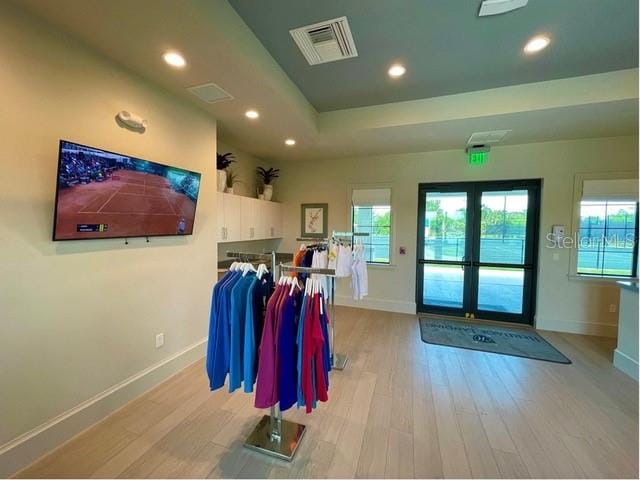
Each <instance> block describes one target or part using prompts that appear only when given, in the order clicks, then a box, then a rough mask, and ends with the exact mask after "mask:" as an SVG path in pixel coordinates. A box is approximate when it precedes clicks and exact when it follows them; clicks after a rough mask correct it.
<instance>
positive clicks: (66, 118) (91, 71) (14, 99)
mask: <svg viewBox="0 0 640 480" xmlns="http://www.w3.org/2000/svg"><path fill="white" fill-rule="evenodd" d="M0 58H1V59H2V68H0V105H1V106H0V132H1V134H2V135H1V136H2V148H1V149H0V165H1V166H2V170H1V171H2V174H1V175H0V218H1V219H2V221H0V319H1V323H2V333H1V334H0V385H1V387H0V477H4V476H6V475H9V474H10V473H11V472H12V471H14V470H15V469H16V468H18V467H20V466H22V465H24V463H25V462H28V461H30V460H32V459H33V458H34V457H35V456H37V455H38V454H40V453H42V452H43V451H45V450H47V449H49V448H51V447H52V446H54V445H55V444H57V443H58V442H60V441H62V440H64V439H65V438H66V437H68V436H69V435H71V434H73V433H75V432H76V431H78V430H79V429H82V428H85V427H86V426H87V425H89V424H91V423H93V422H95V421H96V420H97V419H98V418H100V416H102V415H104V414H106V413H108V412H109V411H111V410H112V409H113V408H116V407H117V406H119V404H121V403H123V402H124V401H126V400H128V399H129V398H131V397H132V396H133V395H137V394H139V393H140V392H141V391H142V390H144V389H145V388H148V387H149V386H151V385H152V384H153V383H154V382H158V381H160V380H162V378H164V377H166V376H167V375H169V374H171V373H172V372H174V371H176V370H177V369H178V368H181V367H182V366H184V365H185V364H186V363H188V362H189V361H193V360H195V359H196V358H198V357H199V356H201V355H202V353H203V347H202V340H203V338H204V337H205V336H206V334H207V328H208V316H209V302H210V288H211V285H212V282H213V280H214V279H215V266H216V257H217V252H216V235H215V233H216V228H215V223H216V222H215V210H216V207H215V201H216V195H215V190H216V181H215V178H216V177H215V171H216V170H215V154H216V125H215V121H214V120H213V119H212V118H211V117H210V116H208V115H207V114H205V113H203V112H201V111H200V110H198V109H197V108H196V107H194V106H191V105H186V104H184V103H183V102H181V101H178V100H176V99H174V98H173V97H171V96H170V95H168V94H165V93H164V92H163V91H160V90H158V89H157V88H155V87H153V86H152V85H150V84H149V83H147V82H145V81H142V80H141V79H140V78H138V77H137V76H134V75H132V74H130V73H128V72H127V71H123V70H122V69H120V68H118V67H117V66H116V65H114V64H112V63H111V62H110V61H107V60H106V59H104V58H102V57H100V56H97V55H95V54H93V53H92V52H91V51H89V50H87V49H85V48H84V47H82V46H80V45H79V44H77V43H76V42H75V41H74V40H73V39H72V38H69V37H67V36H65V35H63V34H60V33H58V32H57V31H55V30H52V29H50V28H49V27H48V26H47V25H45V24H43V23H40V22H39V21H37V20H34V19H33V18H32V17H30V16H27V15H24V14H22V13H21V12H20V11H19V10H17V9H15V8H14V7H12V6H10V4H9V3H8V2H0ZM123 109H127V110H131V111H133V112H136V113H138V114H140V115H142V116H144V117H145V118H147V119H148V120H149V128H148V130H147V132H146V133H144V134H138V133H132V132H130V131H128V130H125V129H123V128H120V127H119V126H118V125H117V124H116V122H115V120H114V116H115V114H116V113H117V112H118V111H120V110H123ZM60 138H65V139H69V140H72V141H76V142H79V143H83V144H88V145H93V146H96V147H100V148H105V149H109V150H112V151H116V152H122V153H126V154H131V155H133V156H136V157H140V158H144V159H149V160H153V161H156V162H160V163H165V164H170V165H176V166H179V167H184V168H187V169H190V170H195V171H198V172H201V173H202V174H203V176H202V184H201V189H200V198H199V201H198V207H197V213H196V221H195V234H194V235H193V236H189V237H181V238H154V239H152V240H151V242H150V243H146V242H145V240H144V239H133V240H130V242H129V243H130V244H129V245H128V246H125V245H124V242H123V241H121V240H93V241H86V242H75V241H74V242H62V243H54V242H52V241H51V231H52V221H53V207H54V205H53V201H54V195H55V186H56V165H57V149H58V140H59V139H60ZM158 332H164V334H165V346H164V347H163V348H162V349H156V348H155V345H154V338H155V335H156V333H158ZM154 366H155V367H158V368H157V369H155V370H154V371H153V372H151V373H150V374H149V376H148V378H146V377H144V378H142V379H139V378H132V376H135V375H136V374H138V373H139V372H141V371H143V370H144V369H147V368H150V367H154ZM127 379H128V380H127ZM125 380H126V381H127V382H129V383H128V384H127V385H125V387H126V389H125V390H126V392H125V393H123V392H119V393H118V397H117V399H115V400H113V401H110V400H109V398H111V396H108V395H107V397H109V398H106V399H104V398H98V399H95V398H94V400H95V401H96V402H93V401H92V405H94V404H95V405H97V404H100V405H99V406H100V408H99V409H97V410H95V411H90V412H89V410H90V408H91V407H90V408H89V410H87V411H83V412H80V413H78V414H77V415H75V416H74V415H72V416H71V417H73V418H58V419H57V420H55V421H54V422H53V423H51V424H47V423H46V422H48V421H50V420H51V419H53V418H54V417H56V416H58V415H61V414H63V413H64V412H69V409H72V408H73V407H76V406H78V405H79V404H81V402H85V401H87V400H89V399H91V398H92V397H94V396H96V395H99V394H100V393H101V392H105V391H106V390H107V389H109V388H111V387H113V386H114V385H117V384H119V383H120V382H123V381H125ZM203 388H207V386H206V385H205V384H203ZM95 405H94V406H95ZM98 410H99V411H98ZM87 412H89V413H87ZM71 413H74V412H71ZM80 417H82V418H80ZM39 426H43V429H41V430H42V431H41V430H38V429H37V428H38V427H39ZM46 427H51V428H49V429H47V428H46ZM33 429H36V430H33ZM25 434H26V436H24V437H21V438H20V439H18V441H14V440H15V439H16V438H17V437H19V436H21V435H25ZM22 440H24V442H22Z"/></svg>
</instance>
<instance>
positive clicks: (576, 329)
mask: <svg viewBox="0 0 640 480" xmlns="http://www.w3.org/2000/svg"><path fill="white" fill-rule="evenodd" d="M535 328H537V329H538V330H550V331H552V332H564V333H579V334H582V335H595V336H597V337H612V338H615V337H617V336H618V326H617V325H612V324H609V323H594V322H575V321H570V320H556V319H548V318H540V317H538V318H536V323H535Z"/></svg>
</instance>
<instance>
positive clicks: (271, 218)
mask: <svg viewBox="0 0 640 480" xmlns="http://www.w3.org/2000/svg"><path fill="white" fill-rule="evenodd" d="M264 204H265V205H264V207H263V212H264V222H263V224H262V228H263V235H264V237H265V238H280V237H282V205H281V204H280V203H276V202H264Z"/></svg>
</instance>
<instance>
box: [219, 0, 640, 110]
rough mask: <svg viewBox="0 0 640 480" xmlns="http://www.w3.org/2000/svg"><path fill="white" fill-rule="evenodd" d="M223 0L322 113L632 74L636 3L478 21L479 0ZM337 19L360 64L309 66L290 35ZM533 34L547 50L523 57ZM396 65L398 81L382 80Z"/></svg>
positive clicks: (563, 4) (596, 2)
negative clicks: (547, 42) (401, 70)
mask: <svg viewBox="0 0 640 480" xmlns="http://www.w3.org/2000/svg"><path fill="white" fill-rule="evenodd" d="M229 1H230V3H231V5H232V6H233V8H235V10H236V11H237V12H238V13H239V14H240V16H241V17H242V19H243V20H244V21H245V22H246V24H247V25H248V26H249V27H250V28H251V30H252V31H253V33H255V35H256V36H257V37H258V39H259V40H260V41H261V42H262V44H263V45H264V46H265V47H266V48H267V50H268V51H269V53H270V54H271V55H272V56H273V58H274V59H275V60H276V61H277V62H278V64H280V66H281V67H282V69H283V70H284V71H285V72H286V74H287V75H288V76H289V78H291V80H293V82H294V83H295V84H296V85H297V86H298V88H299V89H300V91H302V93H303V94H304V96H305V97H306V98H307V99H308V100H309V101H310V102H311V104H312V105H313V106H314V107H315V108H316V110H318V111H319V112H325V111H330V110H342V109H346V108H353V107H362V106H368V105H378V104H383V103H391V102H399V101H405V100H415V99H420V98H430V97H439V96H442V95H451V94H454V93H461V92H470V91H475V90H485V89H487V88H496V87H502V86H506V85H518V84H522V83H530V82H539V81H543V80H552V79H556V78H567V77H577V76H581V75H588V74H591V73H600V72H608V71H612V70H620V69H626V68H631V67H635V66H637V65H638V42H637V39H638V1H637V0H613V1H612V0H605V1H603V0H580V1H579V2H576V1H567V0H565V1H560V0H530V1H529V4H528V5H527V6H526V7H525V8H521V9H518V10H515V11H512V12H510V13H508V14H504V15H495V16H491V17H478V10H479V6H480V3H481V2H480V0H428V1H426V0H402V1H397V0H395V1H394V0H391V1H390V0H366V1H362V0H360V1H358V0H351V1H348V0H322V1H300V0H269V1H255V0H229ZM343 15H346V17H347V19H348V21H349V26H350V27H351V32H352V34H353V37H354V41H355V44H356V48H357V50H358V57H356V58H350V59H346V60H340V61H337V62H330V63H323V64H320V65H314V66H311V65H309V64H308V63H307V61H306V60H305V59H304V57H303V56H302V54H301V52H300V50H299V49H298V47H297V46H296V45H295V43H294V42H293V39H292V38H291V35H290V34H289V30H291V29H293V28H297V27H302V26H304V25H310V24H314V23H318V22H321V21H325V20H330V19H332V18H336V17H341V16H343ZM537 34H546V35H548V36H549V37H550V38H551V39H552V40H553V42H552V44H551V46H550V47H549V48H548V49H547V50H546V51H545V52H544V53H543V54H540V55H536V56H535V57H527V56H526V55H524V54H523V52H522V47H523V46H524V44H525V43H526V41H527V40H528V39H529V38H531V37H532V36H534V35H537ZM394 62H401V63H403V64H404V65H405V66H406V67H407V74H406V75H405V76H404V77H403V78H402V79H390V78H389V77H388V76H387V75H386V71H387V69H388V68H389V66H390V65H391V64H393V63H394Z"/></svg>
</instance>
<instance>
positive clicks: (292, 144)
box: [284, 138, 296, 147]
mask: <svg viewBox="0 0 640 480" xmlns="http://www.w3.org/2000/svg"><path fill="white" fill-rule="evenodd" d="M284 143H285V145H288V146H290V147H293V146H294V145H295V144H296V141H295V140H294V139H293V138H287V139H286V140H285V141H284Z"/></svg>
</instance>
